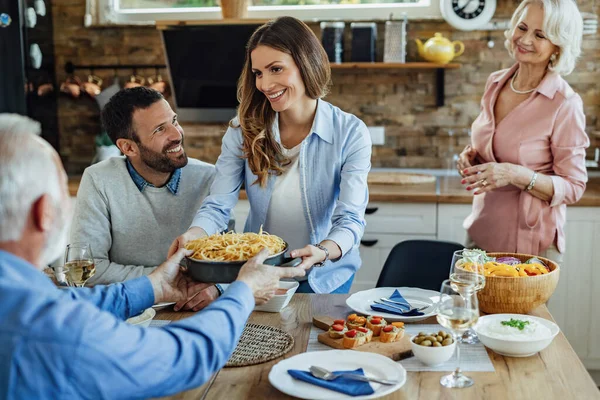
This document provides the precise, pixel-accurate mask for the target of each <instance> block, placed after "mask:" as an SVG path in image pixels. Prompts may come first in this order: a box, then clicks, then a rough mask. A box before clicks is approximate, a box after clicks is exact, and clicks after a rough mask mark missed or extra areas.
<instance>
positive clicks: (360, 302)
mask: <svg viewBox="0 0 600 400" xmlns="http://www.w3.org/2000/svg"><path fill="white" fill-rule="evenodd" d="M396 289H397V290H398V291H399V292H400V294H401V295H402V297H404V299H405V300H406V301H407V302H408V303H409V304H410V305H411V306H413V307H416V308H419V307H424V306H428V307H427V308H426V309H425V310H423V311H422V312H423V315H417V316H412V317H409V316H402V315H397V314H392V313H387V312H383V311H375V310H372V309H371V304H374V303H375V301H376V300H377V301H380V299H381V298H382V297H387V298H390V297H391V296H392V293H394V290H396ZM439 298H440V293H439V292H435V291H433V290H426V289H419V288H411V287H399V288H393V287H380V288H374V289H369V290H363V291H360V292H357V293H354V294H353V295H352V296H350V297H348V299H347V300H346V304H347V305H348V307H350V308H351V309H353V310H354V311H356V312H357V313H360V314H364V315H380V316H382V317H383V318H385V320H386V321H392V322H393V321H402V322H417V321H422V320H424V319H427V318H429V317H433V316H435V315H436V314H437V312H436V311H437V303H438V302H439Z"/></svg>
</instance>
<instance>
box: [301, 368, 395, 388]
mask: <svg viewBox="0 0 600 400" xmlns="http://www.w3.org/2000/svg"><path fill="white" fill-rule="evenodd" d="M309 370H310V373H311V374H312V376H314V377H315V378H319V379H323V380H325V381H332V380H334V379H337V378H347V379H354V380H356V381H361V382H377V383H381V384H383V385H397V384H398V381H390V380H387V379H379V378H371V377H368V376H364V375H358V374H349V373H343V374H336V373H333V372H331V371H329V370H327V369H325V368H321V367H317V366H316V365H312V366H311V367H310V368H309Z"/></svg>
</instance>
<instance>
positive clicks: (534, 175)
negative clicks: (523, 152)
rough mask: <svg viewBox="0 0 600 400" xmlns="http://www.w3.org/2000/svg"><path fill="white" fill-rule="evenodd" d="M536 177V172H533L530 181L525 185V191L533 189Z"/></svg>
mask: <svg viewBox="0 0 600 400" xmlns="http://www.w3.org/2000/svg"><path fill="white" fill-rule="evenodd" d="M537 177H538V173H537V172H534V173H533V176H532V177H531V182H529V185H527V187H526V188H525V191H526V192H529V191H530V190H531V189H533V187H534V186H535V180H536V179H537Z"/></svg>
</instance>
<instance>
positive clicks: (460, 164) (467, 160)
mask: <svg viewBox="0 0 600 400" xmlns="http://www.w3.org/2000/svg"><path fill="white" fill-rule="evenodd" d="M476 159H477V150H475V149H474V148H472V147H471V145H467V146H466V147H465V148H464V150H463V151H462V152H461V153H460V155H459V156H458V160H457V161H456V168H457V169H458V173H459V174H460V176H463V177H464V176H465V175H464V172H463V171H464V170H465V169H467V168H470V167H472V166H473V165H475V160H476Z"/></svg>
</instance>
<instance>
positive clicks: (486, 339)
mask: <svg viewBox="0 0 600 400" xmlns="http://www.w3.org/2000/svg"><path fill="white" fill-rule="evenodd" d="M511 318H514V319H521V320H522V319H524V318H526V319H530V320H534V321H536V322H538V323H539V324H541V325H544V326H546V327H547V328H548V329H550V335H549V336H546V337H537V336H534V337H532V338H527V339H523V338H519V339H513V338H505V339H500V338H497V337H491V336H490V335H489V333H487V334H486V332H484V331H482V328H483V327H484V326H485V325H486V324H488V323H491V322H498V323H500V322H501V321H507V320H510V319H511ZM473 330H475V332H476V333H477V336H478V337H479V340H481V343H483V344H484V346H485V347H488V348H490V349H491V350H493V351H494V352H496V353H498V354H500V355H503V356H508V357H529V356H532V355H534V354H536V353H537V352H539V351H542V350H544V349H545V348H546V347H548V345H549V344H550V343H552V340H553V339H554V337H555V336H556V335H558V332H560V328H559V327H558V325H556V324H555V323H554V322H552V321H548V320H547V319H544V318H539V317H534V316H531V315H524V314H490V315H486V316H484V317H480V318H479V321H478V322H477V324H476V325H475V326H474V327H473Z"/></svg>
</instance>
